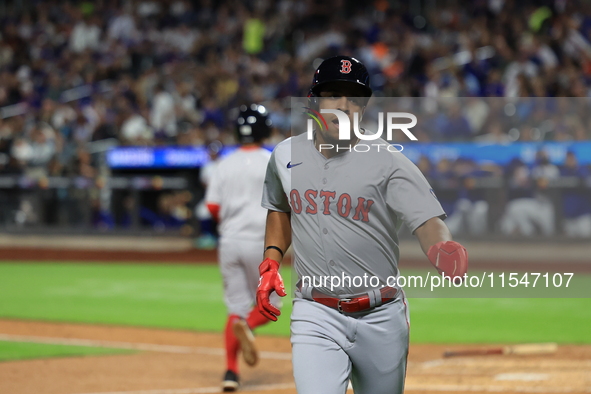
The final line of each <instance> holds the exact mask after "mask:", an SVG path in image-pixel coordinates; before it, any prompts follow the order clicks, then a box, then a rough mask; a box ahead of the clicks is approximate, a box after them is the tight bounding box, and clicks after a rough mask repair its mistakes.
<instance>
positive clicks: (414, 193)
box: [386, 158, 447, 233]
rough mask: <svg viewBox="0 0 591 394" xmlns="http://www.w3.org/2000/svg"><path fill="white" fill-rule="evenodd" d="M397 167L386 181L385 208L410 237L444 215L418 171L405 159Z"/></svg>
mask: <svg viewBox="0 0 591 394" xmlns="http://www.w3.org/2000/svg"><path fill="white" fill-rule="evenodd" d="M397 165H398V167H397V168H396V169H395V170H394V172H393V173H392V175H391V176H390V179H389V181H388V191H387V202H386V203H387V205H388V207H389V208H390V209H391V210H393V211H394V213H395V214H396V216H397V217H398V218H400V219H402V221H403V222H404V224H406V226H408V228H409V229H410V231H411V232H412V233H414V232H415V230H416V229H417V228H419V227H420V226H421V225H422V224H423V223H425V222H426V221H427V220H429V219H432V218H434V217H439V218H441V219H445V218H446V217H447V215H446V214H445V211H444V210H443V208H442V207H441V204H440V203H439V200H438V199H437V197H436V196H435V193H434V192H433V189H432V188H431V185H429V182H428V181H427V179H425V177H424V176H423V174H422V173H421V171H420V170H419V169H418V167H417V166H415V165H414V164H413V163H412V162H411V161H410V160H408V159H406V158H404V160H401V163H397Z"/></svg>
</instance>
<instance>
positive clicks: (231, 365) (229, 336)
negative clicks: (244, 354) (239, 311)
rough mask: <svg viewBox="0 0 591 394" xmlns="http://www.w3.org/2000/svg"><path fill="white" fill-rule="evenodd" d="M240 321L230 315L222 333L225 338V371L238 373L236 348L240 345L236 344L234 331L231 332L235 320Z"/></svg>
mask: <svg viewBox="0 0 591 394" xmlns="http://www.w3.org/2000/svg"><path fill="white" fill-rule="evenodd" d="M238 319H240V316H238V315H230V316H228V321H227V323H226V329H225V331H224V336H225V338H226V365H227V369H228V370H230V371H232V372H235V373H236V374H237V373H238V348H239V347H240V344H239V343H238V339H237V338H236V336H235V335H234V331H232V325H233V324H234V322H235V321H236V320H238Z"/></svg>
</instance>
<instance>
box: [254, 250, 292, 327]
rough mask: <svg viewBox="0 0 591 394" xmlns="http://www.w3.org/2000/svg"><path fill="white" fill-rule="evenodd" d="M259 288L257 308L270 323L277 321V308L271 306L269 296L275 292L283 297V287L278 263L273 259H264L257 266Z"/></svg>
mask: <svg viewBox="0 0 591 394" xmlns="http://www.w3.org/2000/svg"><path fill="white" fill-rule="evenodd" d="M259 273H260V274H261V277H260V279H259V287H258V289H257V297H256V298H257V307H258V309H259V312H260V313H261V315H263V316H265V317H266V318H267V319H269V320H272V321H277V316H279V315H281V311H280V310H279V308H277V307H276V306H274V305H273V304H271V302H270V301H269V295H271V293H272V292H273V291H275V292H276V293H277V294H278V295H279V296H281V297H285V296H286V295H287V293H286V292H285V286H284V285H283V279H282V278H281V274H280V273H279V263H278V262H277V261H275V260H273V259H269V258H266V259H265V260H264V261H263V262H262V263H261V265H260V266H259Z"/></svg>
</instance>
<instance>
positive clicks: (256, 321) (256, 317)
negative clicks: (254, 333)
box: [246, 307, 270, 330]
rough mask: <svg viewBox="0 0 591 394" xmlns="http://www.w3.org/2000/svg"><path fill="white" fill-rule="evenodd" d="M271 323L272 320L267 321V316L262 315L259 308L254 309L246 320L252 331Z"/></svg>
mask: <svg viewBox="0 0 591 394" xmlns="http://www.w3.org/2000/svg"><path fill="white" fill-rule="evenodd" d="M269 322H270V320H269V319H267V318H266V317H265V316H263V315H261V312H259V310H258V309H257V307H254V308H253V309H252V310H251V311H250V313H249V314H248V317H247V318H246V324H248V327H250V329H251V330H254V329H255V328H257V327H259V326H262V325H263V324H267V323H269Z"/></svg>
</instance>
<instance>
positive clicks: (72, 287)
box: [0, 263, 291, 335]
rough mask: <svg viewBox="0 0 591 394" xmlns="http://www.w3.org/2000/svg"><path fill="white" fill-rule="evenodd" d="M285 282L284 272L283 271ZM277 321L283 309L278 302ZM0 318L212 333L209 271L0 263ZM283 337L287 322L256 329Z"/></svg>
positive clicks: (214, 278) (213, 286)
mask: <svg viewBox="0 0 591 394" xmlns="http://www.w3.org/2000/svg"><path fill="white" fill-rule="evenodd" d="M283 274H284V275H285V277H286V281H288V280H289V277H290V275H289V269H287V270H284V271H283ZM284 305H285V308H284V317H288V316H289V314H290V313H291V302H290V301H289V300H285V302H284ZM0 317H11V318H21V319H40V320H53V321H69V322H79V323H101V324H122V325H133V326H148V327H162V328H176V329H189V330H200V331H220V330H221V328H222V327H223V325H224V321H225V318H226V308H225V306H224V303H223V293H222V279H221V274H220V272H219V268H218V266H217V265H213V264H212V265H200V266H191V265H162V264H160V265H155V264H152V265H150V264H142V265H139V264H104V265H102V264H69V263H68V264H60V263H55V264H51V263H43V264H33V263H30V264H29V263H26V264H23V263H19V264H14V263H6V264H0ZM260 332H261V333H265V334H275V335H286V334H287V333H288V332H289V319H287V318H282V319H280V320H279V322H277V323H275V324H269V325H267V326H266V327H263V328H261V329H260Z"/></svg>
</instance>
